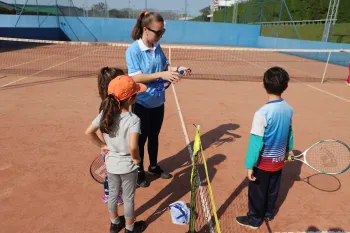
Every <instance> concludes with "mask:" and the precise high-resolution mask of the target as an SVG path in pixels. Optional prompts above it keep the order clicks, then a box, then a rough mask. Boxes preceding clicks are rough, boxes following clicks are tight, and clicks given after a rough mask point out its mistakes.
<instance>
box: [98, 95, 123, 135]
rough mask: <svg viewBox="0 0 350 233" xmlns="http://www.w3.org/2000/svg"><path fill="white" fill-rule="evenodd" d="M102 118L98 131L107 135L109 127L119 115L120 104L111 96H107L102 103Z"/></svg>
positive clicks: (109, 130)
mask: <svg viewBox="0 0 350 233" xmlns="http://www.w3.org/2000/svg"><path fill="white" fill-rule="evenodd" d="M102 111H103V112H102V117H101V124H100V130H101V132H102V133H106V134H109V133H110V132H111V126H112V125H113V123H115V122H114V121H115V119H116V117H115V116H116V114H120V102H119V100H117V99H116V98H115V97H114V95H113V94H109V95H108V97H107V98H106V99H104V100H103V101H102Z"/></svg>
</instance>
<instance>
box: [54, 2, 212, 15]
mask: <svg viewBox="0 0 350 233" xmlns="http://www.w3.org/2000/svg"><path fill="white" fill-rule="evenodd" d="M58 1H59V0H58ZM100 1H104V0H73V2H74V4H75V5H77V6H79V5H80V4H84V3H89V5H91V3H94V2H100ZM145 1H147V8H154V9H158V10H173V11H178V12H181V11H182V12H184V10H185V1H186V0H130V1H129V0H107V4H108V6H109V8H110V9H111V8H116V9H122V8H128V7H129V6H130V8H134V9H144V8H145ZM210 4H211V0H187V5H188V6H187V11H188V14H190V15H199V10H201V9H203V8H204V7H207V6H209V5H210Z"/></svg>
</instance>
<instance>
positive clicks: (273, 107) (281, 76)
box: [236, 67, 294, 229]
mask: <svg viewBox="0 0 350 233" xmlns="http://www.w3.org/2000/svg"><path fill="white" fill-rule="evenodd" d="M288 82H289V75H288V73H287V72H286V71H285V70H284V69H282V68H280V67H272V68H270V69H269V70H267V71H266V72H265V74H264V80H263V83H264V88H265V90H266V92H267V97H268V102H267V103H266V104H265V105H264V106H262V107H261V108H260V109H258V111H256V113H255V115H254V119H253V123H252V129H251V132H250V141H249V146H248V151H247V154H246V160H245V167H246V168H247V169H248V179H249V186H248V208H249V210H248V213H247V215H246V216H239V217H236V222H237V223H238V224H240V225H243V226H247V227H250V228H252V229H257V228H258V227H259V226H260V225H261V224H262V223H263V221H264V220H266V221H271V220H273V218H274V213H273V212H274V208H275V203H276V200H277V196H278V191H279V187H280V181H281V172H282V167H283V164H284V160H285V156H286V154H287V153H288V152H290V153H291V151H292V149H293V144H294V142H293V131H292V116H293V109H292V107H291V106H290V105H289V104H288V103H287V102H286V101H285V100H284V99H282V97H281V95H282V93H283V92H284V91H285V90H286V89H287V87H288Z"/></svg>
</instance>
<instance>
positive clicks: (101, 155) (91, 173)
mask: <svg viewBox="0 0 350 233" xmlns="http://www.w3.org/2000/svg"><path fill="white" fill-rule="evenodd" d="M100 157H102V158H103V161H104V162H105V156H104V155H103V154H99V155H98V156H96V157H95V159H94V160H93V161H92V163H91V164H90V175H91V177H92V179H94V181H96V182H97V183H99V184H103V183H104V181H102V182H101V181H99V180H97V179H96V178H95V177H94V175H93V171H92V170H91V169H92V167H93V164H94V163H95V161H96V159H98V158H100ZM105 166H106V165H105ZM105 169H106V168H105ZM106 176H107V174H106Z"/></svg>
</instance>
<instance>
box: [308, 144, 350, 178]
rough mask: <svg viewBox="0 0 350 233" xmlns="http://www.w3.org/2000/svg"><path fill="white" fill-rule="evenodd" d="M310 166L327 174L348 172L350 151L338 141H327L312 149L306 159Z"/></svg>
mask: <svg viewBox="0 0 350 233" xmlns="http://www.w3.org/2000/svg"><path fill="white" fill-rule="evenodd" d="M306 160H307V162H308V164H309V165H310V166H312V167H314V168H315V169H317V170H319V171H321V172H325V173H338V172H342V171H344V170H346V169H347V168H348V167H349V163H350V151H349V149H348V147H346V146H345V145H343V144H341V143H339V142H336V141H326V142H322V143H319V144H318V145H316V146H315V147H313V148H311V149H310V150H309V151H308V153H307V158H306Z"/></svg>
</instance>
